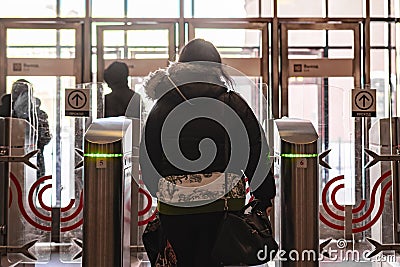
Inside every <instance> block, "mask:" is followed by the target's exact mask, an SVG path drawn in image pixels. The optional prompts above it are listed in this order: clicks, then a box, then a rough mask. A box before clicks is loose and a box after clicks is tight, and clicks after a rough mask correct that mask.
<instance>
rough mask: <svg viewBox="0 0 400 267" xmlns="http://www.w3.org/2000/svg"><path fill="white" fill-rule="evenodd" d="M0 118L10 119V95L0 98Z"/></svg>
mask: <svg viewBox="0 0 400 267" xmlns="http://www.w3.org/2000/svg"><path fill="white" fill-rule="evenodd" d="M0 117H11V94H5V95H3V96H2V97H1V105H0Z"/></svg>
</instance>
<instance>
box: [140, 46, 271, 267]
mask: <svg viewBox="0 0 400 267" xmlns="http://www.w3.org/2000/svg"><path fill="white" fill-rule="evenodd" d="M143 86H144V89H145V92H146V94H147V97H149V98H151V99H153V100H157V101H156V102H155V105H154V106H153V108H152V110H151V111H150V113H149V115H148V118H147V120H146V123H145V127H144V133H143V135H142V140H141V144H140V156H139V157H140V166H141V172H142V179H143V181H144V183H145V185H146V187H147V189H148V190H149V191H150V193H151V194H152V195H153V196H156V197H157V198H158V211H159V218H160V221H161V225H162V228H163V229H164V230H165V232H166V237H167V239H168V241H169V242H170V244H171V246H172V248H173V250H174V252H175V253H176V257H177V264H178V266H221V264H220V263H219V262H217V261H216V260H215V259H213V257H212V248H213V245H214V243H215V240H216V236H217V233H218V227H219V225H220V223H221V222H222V220H223V216H224V209H225V208H226V207H228V209H229V210H230V211H233V212H234V211H239V210H241V209H242V207H244V205H245V197H246V189H245V181H244V178H245V177H248V179H249V181H250V182H251V181H252V180H254V181H255V180H257V181H262V182H261V183H260V184H258V186H257V188H251V190H252V194H253V195H254V196H255V198H256V199H258V200H259V201H260V202H259V204H258V206H257V208H259V209H262V210H267V209H268V208H270V207H271V206H272V199H273V198H274V197H275V182H274V178H273V175H272V173H271V171H270V166H268V164H267V163H268V162H269V159H268V154H267V153H264V152H265V151H264V152H263V150H262V144H266V138H265V133H264V131H263V129H262V127H261V126H260V124H259V122H258V121H257V118H256V117H255V115H254V113H253V112H252V110H251V108H250V107H249V106H248V104H247V103H246V101H245V100H244V99H243V98H242V97H241V96H240V95H239V94H237V93H236V92H235V91H234V81H233V79H232V77H230V75H229V74H228V73H227V72H226V71H224V69H223V68H222V65H221V56H220V54H219V52H218V51H217V49H216V47H215V46H214V45H213V44H212V43H210V42H208V41H205V40H203V39H194V40H192V41H190V42H189V43H188V44H187V45H186V46H184V47H183V49H182V50H181V53H180V55H179V60H178V62H175V63H171V65H170V66H169V67H168V68H166V69H160V70H157V71H155V72H153V73H151V74H150V75H149V76H148V77H147V78H146V79H145V82H144V85H143ZM201 101H203V102H204V103H205V104H204V105H203V106H202V104H199V103H203V102H201ZM207 103H210V106H208V104H207ZM214 103H217V104H215V108H214V109H213V110H211V111H210V112H211V114H218V115H221V114H222V115H221V117H222V118H225V119H222V121H215V120H213V119H210V118H206V117H204V116H203V115H201V114H202V110H206V111H207V110H208V109H211V107H214ZM218 103H222V104H218ZM182 105H188V107H189V109H188V110H189V111H193V112H194V113H193V114H191V113H190V112H177V113H176V114H177V116H174V115H171V114H174V113H173V112H174V110H179V108H180V107H181V106H182ZM196 110H197V111H198V113H196V112H197V111H196ZM228 110H233V112H234V113H235V114H236V115H237V116H238V118H240V123H239V124H241V125H244V128H245V133H246V136H244V137H243V138H247V139H248V144H249V146H248V148H247V149H248V150H249V153H248V154H249V155H248V162H246V164H247V165H246V168H243V169H241V168H240V167H238V166H235V165H232V166H231V165H229V164H228V162H229V158H230V157H231V156H232V155H233V150H231V149H232V148H233V147H237V146H238V144H234V143H231V142H232V140H233V139H230V138H229V137H230V136H228V135H229V133H227V131H228V132H229V131H235V130H236V129H237V128H238V127H240V125H239V124H238V125H236V124H235V123H236V122H234V121H229V120H228V119H227V118H228V116H226V117H224V116H225V115H224V114H225V113H224V112H228ZM185 113H190V114H185ZM179 116H186V117H188V116H189V119H188V120H187V123H186V124H185V125H184V126H183V127H181V128H180V125H177V126H176V127H171V129H168V130H167V128H168V122H170V121H172V123H174V121H177V120H178V117H179ZM190 116H192V117H190ZM186 117H185V118H186ZM224 120H227V121H224ZM221 124H226V125H227V127H226V128H225V127H224V126H223V125H221ZM174 128H176V129H178V128H179V129H180V131H179V134H176V135H174V134H173V131H174ZM204 140H212V143H213V144H212V145H210V144H208V143H207V142H204V143H202V141H204ZM171 144H175V145H176V146H178V147H179V151H180V153H182V155H183V156H184V157H185V158H186V159H187V160H188V161H191V162H195V161H196V160H198V159H199V158H201V157H202V156H203V155H202V154H203V152H207V151H213V150H214V149H216V152H215V157H214V158H213V160H212V161H211V163H210V164H207V165H206V166H204V167H199V168H197V169H196V167H194V168H193V169H190V168H186V169H185V168H181V167H180V166H177V164H176V163H175V162H171V160H172V161H174V156H172V157H173V158H171V157H170V155H167V152H166V151H165V149H166V148H167V147H168V146H169V145H171ZM202 149H204V150H202ZM206 150H207V151H206ZM257 168H260V169H263V170H266V171H265V173H264V175H263V177H256V176H257V175H259V172H257V171H256V170H257ZM233 181H235V182H233ZM227 184H231V185H232V186H230V187H229V190H227V191H224V190H225V189H226V188H227ZM221 190H223V194H222V195H221V194H220V193H219V192H220V191H221ZM194 203H197V204H196V205H194ZM198 203H200V204H198ZM201 203H204V204H201Z"/></svg>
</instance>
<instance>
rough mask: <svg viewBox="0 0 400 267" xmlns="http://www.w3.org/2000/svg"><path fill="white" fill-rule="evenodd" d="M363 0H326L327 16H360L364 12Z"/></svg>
mask: <svg viewBox="0 0 400 267" xmlns="http://www.w3.org/2000/svg"><path fill="white" fill-rule="evenodd" d="M363 2H364V1H363V0H352V1H347V0H328V16H329V17H342V18H343V17H359V18H361V17H363V16H364V14H365V11H364V3H363Z"/></svg>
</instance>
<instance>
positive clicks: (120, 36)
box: [103, 30, 124, 46]
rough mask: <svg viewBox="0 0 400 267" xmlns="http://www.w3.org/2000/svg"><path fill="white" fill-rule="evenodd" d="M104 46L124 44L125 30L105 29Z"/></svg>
mask: <svg viewBox="0 0 400 267" xmlns="http://www.w3.org/2000/svg"><path fill="white" fill-rule="evenodd" d="M103 44H104V46H119V45H123V44H124V31H122V30H120V31H104V39H103Z"/></svg>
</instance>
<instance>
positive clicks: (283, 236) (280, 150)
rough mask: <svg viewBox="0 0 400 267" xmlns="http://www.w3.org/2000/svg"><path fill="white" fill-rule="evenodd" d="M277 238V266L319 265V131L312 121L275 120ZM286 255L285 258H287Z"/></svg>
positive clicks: (308, 266)
mask: <svg viewBox="0 0 400 267" xmlns="http://www.w3.org/2000/svg"><path fill="white" fill-rule="evenodd" d="M274 131H275V133H274V138H275V140H274V153H275V163H274V168H275V172H274V173H275V175H278V176H279V177H278V179H276V182H277V196H276V199H275V205H274V206H275V238H276V239H277V241H278V243H279V245H280V248H279V249H280V250H282V251H283V252H284V253H283V255H282V253H281V254H280V256H282V257H281V258H282V260H280V259H278V260H277V262H276V263H277V265H278V266H285V267H286V266H290V267H293V266H301V267H314V266H318V258H319V219H318V212H319V210H318V209H319V199H318V196H319V180H318V154H317V140H318V135H317V133H316V131H315V129H314V127H313V125H312V123H311V122H310V121H307V120H299V119H288V118H285V119H277V120H275V130H274ZM285 259H286V260H285Z"/></svg>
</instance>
